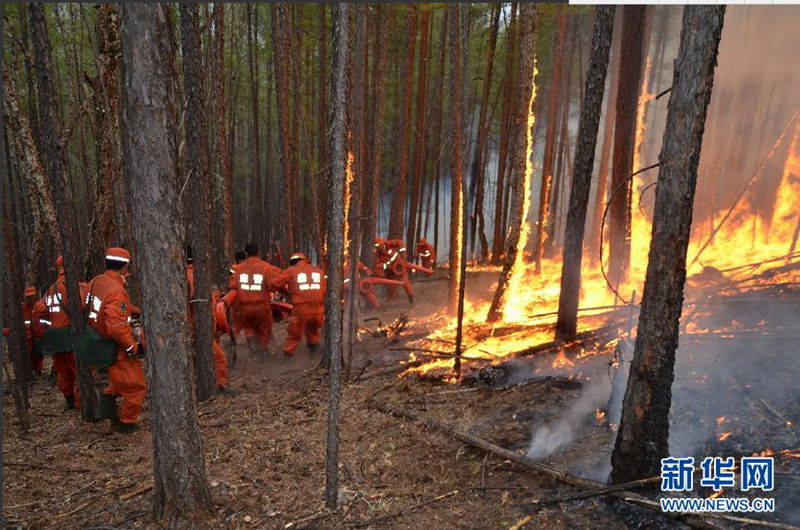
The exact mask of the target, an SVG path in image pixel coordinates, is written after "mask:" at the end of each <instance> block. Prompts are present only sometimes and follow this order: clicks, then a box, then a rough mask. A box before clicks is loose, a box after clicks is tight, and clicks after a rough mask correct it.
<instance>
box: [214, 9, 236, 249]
mask: <svg viewBox="0 0 800 530" xmlns="http://www.w3.org/2000/svg"><path fill="white" fill-rule="evenodd" d="M224 5H225V4H222V3H217V4H214V33H215V35H216V41H217V65H216V69H215V70H214V75H215V77H214V93H215V94H216V97H217V101H216V118H217V153H218V155H219V161H220V173H221V177H222V216H223V221H224V232H223V234H224V238H223V241H224V247H223V251H224V253H225V255H226V256H227V257H228V259H230V258H231V256H233V254H234V250H233V211H232V203H231V193H232V191H231V184H232V181H231V162H230V153H229V151H228V135H227V132H226V130H225V102H226V98H225V58H224V57H225V54H224V49H223V48H224V46H225V12H224V11H223V9H224Z"/></svg>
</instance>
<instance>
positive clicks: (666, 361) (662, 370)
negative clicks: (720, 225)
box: [611, 6, 725, 483]
mask: <svg viewBox="0 0 800 530" xmlns="http://www.w3.org/2000/svg"><path fill="white" fill-rule="evenodd" d="M724 16H725V6H687V7H685V8H684V12H683V29H682V31H681V42H680V48H679V50H678V57H677V59H676V60H675V72H674V74H673V81H672V92H671V93H670V98H669V106H668V111H667V124H666V128H665V133H664V145H663V147H662V149H661V154H660V155H659V157H658V158H659V162H660V163H661V167H660V169H659V175H658V187H657V188H656V203H655V211H654V216H653V237H652V241H651V242H650V256H649V261H648V264H647V277H646V279H645V285H644V296H643V297H642V310H641V315H640V317H639V329H638V335H637V337H636V347H635V350H634V358H633V363H632V364H631V368H630V376H629V377H628V388H627V390H626V391H625V399H624V401H623V409H622V421H621V422H620V427H619V432H618V434H617V440H616V444H615V447H614V453H613V455H612V457H611V463H612V466H613V469H612V472H611V482H612V483H621V482H626V481H628V480H630V479H632V478H642V477H649V476H652V475H657V474H658V473H659V471H660V465H661V459H662V458H665V457H667V456H668V455H669V448H668V438H669V409H670V404H671V401H672V392H671V387H672V380H673V368H674V365H675V350H676V349H677V346H678V333H679V329H678V325H679V321H680V315H681V309H682V305H683V287H684V281H685V279H686V250H687V248H688V246H689V235H690V229H691V224H692V204H693V201H694V193H695V186H696V183H697V166H698V164H699V161H700V147H701V144H702V140H703V128H704V126H705V119H706V110H707V109H708V102H709V100H710V99H711V88H712V85H713V82H714V67H715V66H716V63H717V52H718V49H719V40H720V35H721V33H722V23H723V19H724Z"/></svg>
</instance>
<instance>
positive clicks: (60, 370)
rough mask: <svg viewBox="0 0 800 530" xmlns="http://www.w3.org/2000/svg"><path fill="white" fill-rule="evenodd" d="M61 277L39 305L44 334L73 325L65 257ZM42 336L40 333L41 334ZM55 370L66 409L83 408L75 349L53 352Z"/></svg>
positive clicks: (60, 263)
mask: <svg viewBox="0 0 800 530" xmlns="http://www.w3.org/2000/svg"><path fill="white" fill-rule="evenodd" d="M56 270H57V271H58V278H57V279H56V281H55V283H54V284H53V285H51V286H50V287H49V288H48V289H47V291H45V293H44V297H42V299H41V300H40V303H39V304H37V305H38V307H39V310H38V311H35V312H34V318H35V319H36V320H38V324H39V327H40V329H41V330H42V333H43V332H44V330H45V329H48V328H49V329H60V328H68V327H69V326H70V321H69V315H68V314H67V276H66V273H65V272H64V260H63V258H62V257H61V256H59V257H58V258H56ZM37 335H38V333H37ZM52 359H53V370H54V371H55V372H56V375H57V379H56V385H57V386H58V389H59V390H60V391H61V394H62V395H63V396H64V401H65V402H66V408H67V409H68V410H69V409H74V408H80V406H81V398H80V393H79V391H78V369H77V367H76V365H75V355H74V354H73V353H72V351H71V350H69V351H63V352H57V353H53V354H52Z"/></svg>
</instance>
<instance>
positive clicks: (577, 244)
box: [556, 6, 615, 340]
mask: <svg viewBox="0 0 800 530" xmlns="http://www.w3.org/2000/svg"><path fill="white" fill-rule="evenodd" d="M614 9H615V8H614V6H598V7H597V8H596V9H595V16H594V33H593V35H592V51H591V55H590V56H589V71H588V73H587V75H586V92H585V94H586V95H585V98H584V101H583V105H582V108H583V111H582V113H581V123H580V126H579V128H578V141H577V149H576V152H575V173H574V174H573V176H572V189H571V191H570V195H569V210H568V211H567V228H566V233H565V235H564V258H563V260H562V265H561V295H560V297H559V300H558V321H557V322H556V340H568V339H570V338H572V337H573V336H574V335H575V331H576V329H577V326H578V299H579V296H578V295H579V294H580V287H581V261H582V258H583V232H584V227H585V226H586V209H587V206H588V204H589V188H590V187H591V184H592V169H593V167H594V155H595V150H596V148H597V131H598V129H599V127H600V113H601V112H602V106H603V91H604V89H605V83H606V72H607V69H608V54H609V50H610V49H611V34H612V29H613V25H614Z"/></svg>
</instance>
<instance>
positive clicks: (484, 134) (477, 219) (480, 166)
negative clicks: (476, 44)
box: [470, 4, 502, 260]
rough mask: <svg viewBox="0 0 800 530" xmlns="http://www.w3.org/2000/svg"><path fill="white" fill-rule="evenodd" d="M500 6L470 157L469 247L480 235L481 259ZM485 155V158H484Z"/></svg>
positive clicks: (495, 15) (484, 254) (494, 12)
mask: <svg viewBox="0 0 800 530" xmlns="http://www.w3.org/2000/svg"><path fill="white" fill-rule="evenodd" d="M501 8H502V6H501V4H497V5H495V6H493V7H492V25H491V28H490V30H489V44H488V49H487V52H486V74H485V76H484V79H483V93H482V95H481V112H480V115H479V117H478V142H477V143H476V144H475V154H474V156H473V158H472V171H471V174H472V178H473V179H474V180H475V181H476V182H477V184H476V188H475V205H474V208H473V214H472V219H471V225H470V247H471V248H472V251H473V253H474V252H475V236H476V233H480V235H481V248H482V250H481V260H484V259H486V258H487V257H488V254H489V250H488V249H487V248H486V244H485V242H486V236H485V235H484V233H483V225H484V219H483V199H484V195H485V189H486V163H487V160H488V158H489V157H488V153H487V145H486V144H487V140H488V137H489V125H490V121H489V120H487V116H488V110H489V92H490V91H491V90H490V89H491V86H492V71H493V67H494V51H495V48H496V47H497V30H498V28H499V27H500V11H501V10H502V9H501ZM484 157H485V158H484Z"/></svg>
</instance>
